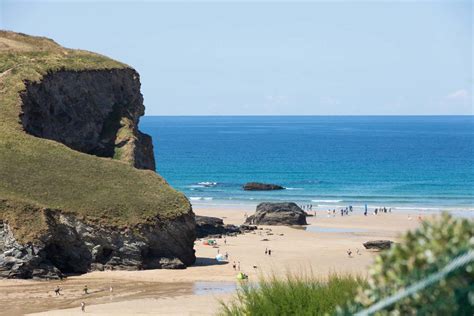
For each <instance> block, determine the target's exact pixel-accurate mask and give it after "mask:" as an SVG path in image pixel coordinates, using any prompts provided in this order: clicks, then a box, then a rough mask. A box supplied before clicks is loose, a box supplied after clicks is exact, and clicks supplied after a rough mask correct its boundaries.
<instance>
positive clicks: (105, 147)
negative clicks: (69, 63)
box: [20, 68, 155, 170]
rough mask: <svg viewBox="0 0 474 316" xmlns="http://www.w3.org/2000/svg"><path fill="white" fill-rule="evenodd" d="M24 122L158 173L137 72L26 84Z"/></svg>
mask: <svg viewBox="0 0 474 316" xmlns="http://www.w3.org/2000/svg"><path fill="white" fill-rule="evenodd" d="M21 99H22V102H21V107H22V113H21V114H20V118H21V121H22V124H23V127H24V129H25V131H26V132H28V133H30V134H32V135H34V136H37V137H42V138H47V139H51V140H55V141H58V142H61V143H63V144H65V145H66V146H68V147H70V148H72V149H75V150H78V151H81V152H84V153H87V154H91V155H96V156H100V157H110V158H114V159H118V160H122V161H126V162H128V163H130V164H131V165H133V166H135V167H136V168H141V169H151V170H155V159H154V156H153V145H152V142H151V137H150V136H148V135H146V134H143V133H141V132H140V131H139V130H138V121H139V117H140V116H142V115H143V114H144V110H145V107H144V106H143V97H142V94H141V93H140V80H139V75H138V73H137V72H136V71H135V70H133V69H130V68H125V69H104V70H80V71H65V70H60V71H55V72H48V73H47V74H46V75H45V76H43V78H42V79H41V81H39V82H31V81H26V82H25V90H24V91H23V92H22V93H21Z"/></svg>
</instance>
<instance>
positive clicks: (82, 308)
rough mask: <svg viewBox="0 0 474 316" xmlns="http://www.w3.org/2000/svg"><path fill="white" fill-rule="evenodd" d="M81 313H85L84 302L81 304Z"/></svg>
mask: <svg viewBox="0 0 474 316" xmlns="http://www.w3.org/2000/svg"><path fill="white" fill-rule="evenodd" d="M81 311H82V312H84V313H85V311H86V303H85V302H81Z"/></svg>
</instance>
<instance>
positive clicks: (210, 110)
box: [0, 0, 474, 115]
mask: <svg viewBox="0 0 474 316" xmlns="http://www.w3.org/2000/svg"><path fill="white" fill-rule="evenodd" d="M0 2H1V6H0V10H1V15H0V19H1V21H0V22H1V23H0V26H1V28H3V29H9V30H13V31H18V32H24V33H28V34H33V35H42V36H47V37H50V38H53V39H54V40H56V41H57V42H58V43H60V44H61V45H63V46H66V47H70V48H82V49H87V50H91V51H95V52H99V53H102V54H105V55H107V56H110V57H112V58H115V59H118V60H120V61H123V62H125V63H127V64H129V65H131V66H133V67H134V68H136V69H137V70H138V71H139V72H140V74H141V81H142V93H143V95H144V98H145V106H146V109H147V110H146V114H147V115H261V114H267V115H332V114H336V115H372V114H374V115H408V114H432V115H438V114H474V110H473V105H472V92H473V62H472V43H473V34H472V27H473V26H472V22H473V10H472V3H471V2H470V1H438V2H429V1H420V2H388V1H382V2H374V1H371V2H356V1H351V2H343V1H337V2H317V1H314V2H299V3H290V2H270V1H264V2H260V3H255V2H252V3H251V2H244V1H241V2H230V1H224V2H220V3H217V2H207V3H201V2H198V1H191V2H179V3H178V2H174V3H173V2H168V3H167V2H156V1H155V2H154V1H146V2H140V1H134V2H126V1H121V2H112V1H85V2H82V3H79V2H68V1H43V2H42V1H34V2H27V1H21V0H16V1H12V0H0Z"/></svg>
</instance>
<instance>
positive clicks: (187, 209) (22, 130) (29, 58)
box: [0, 31, 196, 278]
mask: <svg viewBox="0 0 474 316" xmlns="http://www.w3.org/2000/svg"><path fill="white" fill-rule="evenodd" d="M143 113H144V106H143V98H142V95H141V93H140V80H139V75H138V73H137V72H136V71H135V70H134V69H132V68H131V67H129V66H127V65H124V64H122V63H119V62H116V61H114V60H111V59H109V58H107V57H104V56H101V55H98V54H94V53H91V52H87V51H80V50H71V49H66V48H63V47H61V46H59V45H58V44H56V43H55V42H54V41H52V40H50V39H46V38H40V37H31V36H27V35H24V34H19V33H12V32H5V31H0V179H1V181H0V277H6V278H59V277H62V276H64V275H68V274H77V273H84V272H87V271H91V270H103V269H129V270H130V269H133V270H135V269H149V268H185V267H186V266H189V265H191V264H193V263H194V261H195V255H194V250H193V244H194V240H195V237H196V236H195V219H194V214H193V212H192V209H191V205H190V203H189V201H188V200H187V198H186V197H185V196H184V195H182V194H181V193H179V192H176V191H175V190H174V189H173V188H171V187H170V186H169V185H168V184H167V183H166V181H165V180H164V179H163V178H162V177H160V176H159V175H158V174H156V173H155V172H154V169H155V161H154V157H153V148H152V142H151V138H150V137H149V136H148V135H145V134H143V133H141V132H140V131H139V129H138V123H139V118H140V116H142V115H143Z"/></svg>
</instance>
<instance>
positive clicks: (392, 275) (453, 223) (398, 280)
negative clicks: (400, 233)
mask: <svg viewBox="0 0 474 316" xmlns="http://www.w3.org/2000/svg"><path fill="white" fill-rule="evenodd" d="M473 249H474V224H473V222H472V221H471V220H468V219H461V218H454V217H452V216H450V215H448V214H447V213H445V214H443V215H442V216H440V217H439V218H438V219H436V220H433V221H425V222H423V224H422V225H421V227H420V228H419V229H418V230H416V231H414V232H408V233H407V234H406V235H405V236H404V237H403V238H402V240H401V242H400V243H399V244H396V245H394V246H393V247H392V248H391V249H390V250H388V251H385V252H383V253H381V254H380V256H378V257H377V258H376V260H375V263H374V264H373V266H372V268H371V270H370V273H369V280H368V286H367V287H366V288H365V289H361V290H359V293H358V295H357V296H356V302H355V304H353V305H352V306H351V307H349V308H348V309H347V310H346V311H344V312H342V313H343V314H353V313H354V312H355V311H357V310H361V309H364V308H367V307H369V306H371V305H373V304H375V303H376V302H378V301H380V300H382V299H383V298H386V297H389V296H391V295H393V294H395V293H396V292H398V291H399V290H401V289H404V288H406V287H408V286H410V285H412V284H413V283H415V282H416V281H418V280H422V279H425V278H426V277H428V276H429V275H431V274H433V273H436V272H438V271H439V270H441V269H442V268H443V267H445V266H446V265H447V264H448V263H450V262H451V261H452V260H453V259H454V258H456V257H457V256H459V255H462V254H465V253H466V252H467V251H469V250H473ZM473 314H474V263H473V262H471V263H469V264H468V265H466V266H464V267H462V268H459V269H457V270H455V271H453V272H452V273H450V274H449V275H448V276H447V277H445V278H444V279H443V280H441V281H440V282H436V283H434V284H432V285H431V286H428V287H426V288H425V289H423V290H421V291H419V292H417V293H416V294H413V295H412V296H408V297H406V298H404V299H401V300H400V301H398V302H396V303H394V304H393V305H391V306H388V307H386V308H385V309H384V310H383V311H380V312H379V313H378V315H473Z"/></svg>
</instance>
